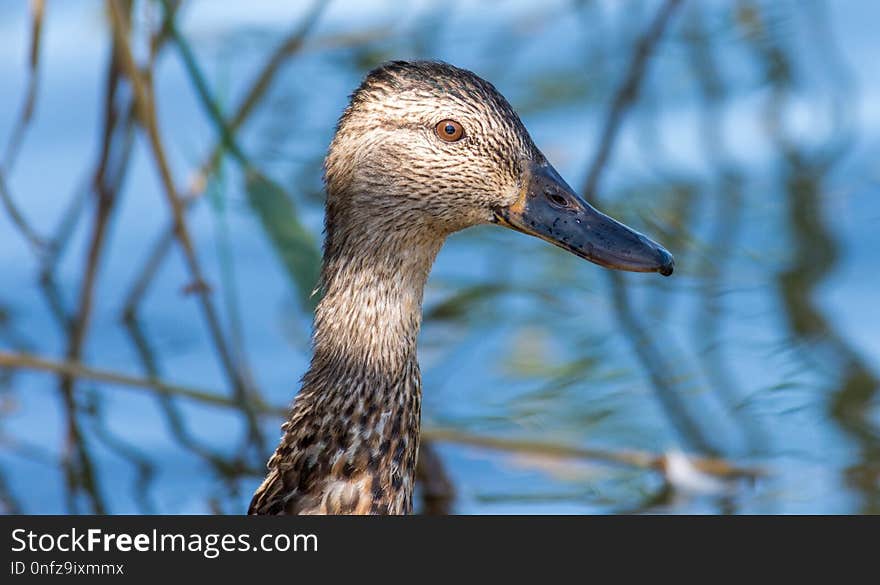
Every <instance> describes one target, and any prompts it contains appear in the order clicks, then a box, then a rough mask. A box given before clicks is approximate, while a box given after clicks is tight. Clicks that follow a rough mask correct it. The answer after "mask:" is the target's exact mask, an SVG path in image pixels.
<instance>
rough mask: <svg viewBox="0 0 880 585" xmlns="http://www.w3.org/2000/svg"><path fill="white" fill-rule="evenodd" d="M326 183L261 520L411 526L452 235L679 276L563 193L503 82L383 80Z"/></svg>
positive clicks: (441, 76) (336, 149) (371, 88)
mask: <svg viewBox="0 0 880 585" xmlns="http://www.w3.org/2000/svg"><path fill="white" fill-rule="evenodd" d="M324 184H325V191H326V204H325V220H324V245H323V260H322V266H321V273H320V281H319V290H320V292H321V293H322V296H321V299H320V301H319V303H318V305H317V307H316V309H315V315H314V326H313V333H312V350H313V354H312V358H311V362H310V365H309V367H308V370H307V372H306V373H305V375H304V376H303V378H302V380H301V387H300V390H299V392H298V393H297V394H296V396H295V398H294V400H293V402H292V406H291V408H290V410H289V415H288V416H287V419H286V421H285V422H284V424H283V425H282V436H281V439H280V441H279V443H278V446H277V449H276V450H275V452H274V454H273V455H272V456H271V457H270V458H269V461H268V464H267V473H266V477H265V479H264V480H263V482H262V483H261V484H260V486H259V487H258V488H257V489H256V491H255V493H254V495H253V498H252V500H251V503H250V507H249V509H248V513H249V514H252V515H282V514H334V515H336V514H339V515H341V514H372V515H384V514H409V513H411V512H412V510H413V489H414V483H415V470H416V461H417V458H418V451H419V430H420V419H421V399H422V384H421V376H420V372H419V363H418V359H417V338H418V335H419V329H420V325H421V318H422V299H423V293H424V289H425V284H426V282H427V280H428V275H429V272H430V270H431V266H432V264H433V262H434V259H435V258H436V256H437V253H438V252H439V251H440V248H441V247H442V246H443V243H444V241H445V240H446V238H447V237H448V236H450V235H451V234H453V233H455V232H458V231H460V230H464V229H467V228H469V227H473V226H479V225H485V224H495V225H498V226H502V227H505V228H510V229H513V230H515V231H518V232H522V233H524V234H528V235H530V236H535V237H538V238H541V239H542V240H545V241H547V242H549V243H551V244H553V245H555V246H558V247H560V248H563V249H565V250H567V251H568V252H570V253H572V254H575V255H576V256H579V257H580V258H583V259H586V260H588V261H590V262H593V263H595V264H598V265H600V266H602V267H605V268H610V269H617V270H626V271H632V272H657V273H660V274H662V275H664V276H668V275H670V274H671V273H672V271H673V266H674V260H673V257H672V255H671V254H670V253H669V252H668V251H667V250H666V249H665V248H663V247H662V246H661V245H659V244H657V243H656V242H654V241H653V240H651V239H650V238H648V237H647V236H645V235H643V234H641V233H639V232H637V231H635V230H633V229H630V228H629V227H627V226H625V225H623V224H622V223H620V222H618V221H616V220H614V219H612V218H610V217H608V216H607V215H605V214H603V213H601V212H600V211H598V210H597V209H595V208H594V207H593V206H591V205H590V204H589V203H587V202H586V201H585V200H584V199H583V198H582V197H580V196H579V195H578V194H577V193H576V192H575V191H574V190H573V189H572V188H571V187H570V186H569V185H568V184H567V183H566V182H565V180H564V179H563V178H562V177H561V176H560V175H559V173H558V172H557V171H556V170H555V169H554V168H553V166H552V165H551V164H550V163H549V162H548V161H547V158H546V157H545V156H544V155H543V154H542V153H541V151H540V150H539V149H538V148H537V147H536V146H535V144H534V142H533V141H532V139H531V137H530V135H529V133H528V131H527V130H526V128H525V126H524V125H523V123H522V121H521V120H520V118H519V116H518V115H517V114H516V112H515V111H514V109H513V108H512V107H511V105H510V104H509V103H508V101H507V100H506V99H505V98H504V97H503V96H502V95H501V94H500V93H499V91H498V90H497V89H496V88H495V87H494V86H493V85H492V84H491V83H489V82H488V81H486V80H484V79H483V78H481V77H479V76H478V75H476V74H475V73H473V72H471V71H468V70H466V69H461V68H458V67H455V66H453V65H450V64H448V63H443V62H437V61H392V62H387V63H384V64H382V65H380V66H379V67H377V68H376V69H374V70H372V71H371V72H369V73H368V74H367V75H366V76H365V77H364V79H363V81H362V83H361V84H360V86H359V87H358V88H357V89H356V90H355V91H354V93H353V94H352V95H351V96H350V100H349V103H348V106H347V107H346V108H345V110H344V112H343V113H342V115H341V117H340V119H339V121H338V123H337V126H336V131H335V134H334V136H333V139H332V141H331V143H330V147H329V150H328V152H327V155H326V158H325V161H324Z"/></svg>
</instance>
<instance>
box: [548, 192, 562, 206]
mask: <svg viewBox="0 0 880 585" xmlns="http://www.w3.org/2000/svg"><path fill="white" fill-rule="evenodd" d="M545 194H546V195H547V199H549V200H550V203H552V204H553V205H556V206H557V207H568V199H566V198H565V197H563V196H562V195H560V194H559V193H556V192H555V191H545Z"/></svg>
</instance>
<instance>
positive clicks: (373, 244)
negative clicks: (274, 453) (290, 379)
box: [285, 225, 442, 513]
mask: <svg viewBox="0 0 880 585" xmlns="http://www.w3.org/2000/svg"><path fill="white" fill-rule="evenodd" d="M329 227H330V226H329V225H328V233H327V242H326V244H325V253H324V265H323V268H322V286H323V293H324V294H323V298H322V300H321V302H320V303H319V304H318V307H317V310H316V314H315V329H314V356H313V358H312V362H311V366H310V368H309V370H308V372H307V373H306V375H305V377H304V378H303V386H302V389H301V390H300V393H299V395H298V396H297V399H296V401H295V403H294V406H293V409H292V411H291V415H290V419H289V420H288V423H287V425H286V427H285V428H286V431H287V434H288V437H289V439H295V440H296V444H297V445H298V447H299V448H301V449H303V450H304V452H305V453H308V455H307V457H308V458H309V459H311V460H313V461H315V462H316V463H315V464H316V466H317V469H315V470H314V471H315V472H317V473H316V475H318V476H324V477H325V479H326V480H327V481H329V482H330V484H328V485H339V482H342V483H346V482H355V483H357V485H362V486H363V485H368V486H370V487H369V490H370V496H369V498H368V499H369V500H370V501H371V502H372V503H371V504H370V505H371V506H372V508H371V509H370V511H371V512H373V513H408V512H410V511H411V509H412V490H413V484H414V481H415V466H416V459H417V455H418V441H419V424H420V417H421V380H420V374H419V367H418V362H417V359H416V340H417V337H418V332H419V327H420V323H421V305H422V296H423V292H424V287H425V282H426V280H427V278H428V273H429V271H430V269H431V265H432V263H433V261H434V258H435V257H436V255H437V252H438V250H439V249H440V246H441V245H442V239H441V238H430V237H415V236H414V235H413V234H406V233H401V232H399V231H394V230H389V229H385V230H382V229H373V230H362V231H351V230H346V231H341V232H340V231H336V232H334V231H333V230H332V229H329ZM288 442H289V441H288ZM333 482H337V483H335V484H334V483H333ZM363 482H366V483H363ZM325 493H327V492H325ZM360 501H361V502H364V499H361V500H360ZM328 506H330V507H328V508H327V509H328V510H329V509H336V510H343V509H345V508H344V507H343V508H333V506H332V505H329V504H328Z"/></svg>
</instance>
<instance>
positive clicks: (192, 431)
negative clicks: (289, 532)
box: [0, 0, 880, 514]
mask: <svg viewBox="0 0 880 585" xmlns="http://www.w3.org/2000/svg"><path fill="white" fill-rule="evenodd" d="M877 22H880V4H878V3H877V2H873V1H871V0H859V1H855V0H854V1H851V2H845V3H843V2H835V3H832V2H822V1H799V2H794V1H781V2H780V1H772V2H771V1H769V0H766V1H758V0H731V1H720V0H719V1H699V2H698V1H689V2H677V1H675V0H672V1H669V0H665V1H662V2H658V1H648V0H627V1H616V0H615V1H612V0H602V1H599V0H568V1H566V0H553V1H548V2H540V3H535V2H527V1H513V0H491V1H490V0H487V1H481V2H477V1H474V2H469V1H464V0H458V1H439V0H438V1H430V0H415V1H411V2H406V3H400V2H391V1H381V0H366V1H364V0H358V1H356V2H355V1H353V0H318V1H317V2H315V1H309V0H286V1H269V0H266V1H264V2H238V1H232V0H230V1H219V0H211V1H207V0H185V1H183V2H163V1H154V0H136V1H132V2H125V1H113V0H111V2H110V3H103V2H97V1H90V0H81V1H75V2H67V1H66V2H60V1H51V0H48V1H45V2H44V1H40V0H31V1H30V2H26V1H25V0H20V1H14V2H9V1H7V2H3V3H2V4H0V79H2V83H0V112H2V115H0V510H2V511H4V512H7V513H15V512H26V513H93V512H104V513H172V514H176V513H243V512H244V511H245V510H246V509H247V503H248V501H249V499H250V496H251V494H252V492H253V490H254V489H255V487H256V486H257V485H258V484H259V482H260V480H261V478H262V475H263V472H264V469H265V461H266V458H267V457H268V455H269V454H270V453H271V451H272V450H273V449H274V447H275V444H276V442H277V440H278V437H279V434H280V431H279V426H280V423H281V421H282V418H283V412H284V409H285V407H286V405H287V404H289V402H290V400H291V399H292V397H293V395H294V393H295V392H296V390H297V388H298V380H299V377H300V376H301V375H302V374H303V373H304V371H305V369H306V366H307V363H308V359H309V355H310V352H309V335H310V329H311V315H312V309H313V303H314V299H313V298H310V296H309V293H310V292H311V290H312V289H313V286H314V283H315V278H316V274H317V267H318V265H319V260H320V256H319V249H320V242H321V227H322V218H323V209H322V205H323V192H322V184H321V162H322V157H323V155H324V153H325V150H326V147H327V145H328V143H329V140H330V138H331V136H332V132H333V129H334V125H335V122H336V119H337V117H338V116H339V114H340V113H341V111H342V109H343V108H344V106H345V104H346V101H347V96H348V95H349V94H350V92H351V91H352V90H353V89H354V88H355V87H356V86H357V84H358V83H359V80H360V79H361V78H362V76H363V75H364V74H365V72H367V71H368V70H369V69H370V68H372V67H374V66H375V65H377V64H378V63H380V62H382V61H384V60H387V59H401V58H404V59H411V58H430V59H442V60H445V61H448V62H451V63H453V64H455V65H458V66H460V67H465V68H468V69H471V70H473V71H475V72H477V73H478V74H479V75H481V76H483V77H485V78H486V79H488V80H490V81H492V82H493V83H494V84H495V85H496V86H497V87H498V89H499V90H500V91H501V92H502V93H503V94H504V95H505V96H506V97H507V98H508V99H509V100H510V101H511V103H512V104H513V105H514V107H515V108H516V109H517V110H518V112H519V113H520V115H521V117H522V118H523V121H524V122H525V124H526V126H527V127H528V128H529V129H530V131H531V133H532V135H533V137H534V139H535V142H536V143H537V144H538V146H539V147H540V148H541V149H542V150H543V151H544V152H545V154H546V155H547V156H548V158H549V159H550V160H551V161H552V162H553V164H554V165H555V166H556V168H557V169H558V170H559V171H560V172H561V173H562V175H563V176H565V177H566V179H567V180H568V182H569V183H570V184H572V185H573V186H575V188H576V189H578V190H580V191H582V192H584V193H585V195H586V196H587V197H589V198H590V199H592V200H593V201H595V202H596V203H597V205H598V206H599V207H601V208H602V209H603V210H605V211H606V212H609V213H611V214H612V215H614V216H615V217H617V218H618V219H621V220H623V221H625V222H626V223H627V224H629V225H631V226H633V227H636V228H637V229H640V230H641V231H644V232H646V233H648V234H650V235H651V236H652V237H654V238H655V239H656V240H658V241H660V242H662V243H663V244H664V245H665V246H666V247H667V248H668V249H669V250H670V251H672V252H673V254H674V255H675V257H676V272H675V275H674V276H673V277H671V278H668V279H663V278H659V277H656V275H628V274H620V273H611V272H607V271H604V270H602V269H600V268H598V267H596V266H594V265H591V264H589V263H586V262H583V261H581V260H579V259H577V258H575V257H574V256H571V255H568V254H566V253H564V252H562V251H561V250H558V249H556V248H554V247H552V246H548V245H546V244H545V243H542V242H540V241H538V240H537V239H533V238H528V237H525V236H522V235H520V234H516V233H513V232H509V231H506V230H501V229H498V228H495V227H491V226H489V227H485V228H480V229H473V230H470V231H466V232H463V233H460V234H457V235H455V236H454V237H452V238H450V240H449V242H448V243H447V245H446V247H445V248H444V249H443V251H442V252H441V254H440V256H439V258H438V260H437V264H436V266H435V268H434V270H433V273H432V276H431V279H430V282H429V284H428V289H427V291H426V299H425V323H424V326H423V330H422V335H421V342H420V359H421V364H422V374H423V380H424V399H423V415H422V416H423V423H424V426H425V429H424V437H423V438H424V440H425V443H424V445H425V447H424V449H423V457H422V461H421V462H420V471H419V488H418V489H419V491H418V495H419V502H420V503H419V505H418V509H419V510H422V511H425V512H454V513H489V514H494V513H596V512H599V513H618V512H660V513H880V395H878V391H880V382H878V376H880V368H878V364H880V336H878V331H880V310H878V298H880V296H878V289H880V275H878V261H877V255H878V253H880V197H878V188H880V166H878V154H880V76H878V75H877V71H878V68H877V57H878V49H880V41H878V39H877V34H876V23H877Z"/></svg>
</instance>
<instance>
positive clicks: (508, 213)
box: [495, 162, 675, 276]
mask: <svg viewBox="0 0 880 585" xmlns="http://www.w3.org/2000/svg"><path fill="white" fill-rule="evenodd" d="M495 217H496V218H497V219H498V222H499V223H501V224H503V225H506V226H507V227H510V228H513V229H515V230H518V231H521V232H523V233H526V234H530V235H533V236H537V237H539V238H541V239H542V240H547V241H548V242H550V243H551V244H555V245H557V246H559V247H560V248H564V249H566V250H568V251H569V252H571V253H573V254H576V255H578V256H580V257H581V258H585V259H587V260H589V261H590V262H595V263H596V264H598V265H600V266H604V267H606V268H614V269H616V270H628V271H631V272H659V273H660V274H662V275H663V276H669V275H670V274H672V269H673V266H674V264H675V263H674V261H673V258H672V254H670V253H669V252H667V251H666V250H665V249H664V248H663V246H661V245H660V244H658V243H656V242H654V241H652V240H651V239H650V238H648V237H646V236H644V235H642V234H640V233H639V232H637V231H635V230H633V229H630V228H628V227H626V226H625V225H623V224H622V223H620V222H618V221H616V220H614V219H611V218H610V217H608V216H607V215H605V214H604V213H602V212H600V211H598V210H597V209H595V208H594V207H592V206H591V205H590V204H589V203H587V202H586V201H584V200H583V199H581V198H580V197H579V196H578V195H577V194H576V193H575V192H574V190H572V188H571V187H569V186H568V184H567V183H566V182H565V181H564V180H563V178H562V177H560V176H559V173H557V172H556V169H554V168H553V167H552V166H551V165H550V164H549V163H547V162H544V163H543V164H540V165H538V164H533V165H532V167H531V169H530V173H529V178H528V180H527V183H526V185H525V187H524V188H523V192H522V194H521V196H520V198H519V200H518V201H517V202H516V203H514V204H513V205H511V206H510V207H506V208H501V209H497V210H495Z"/></svg>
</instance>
